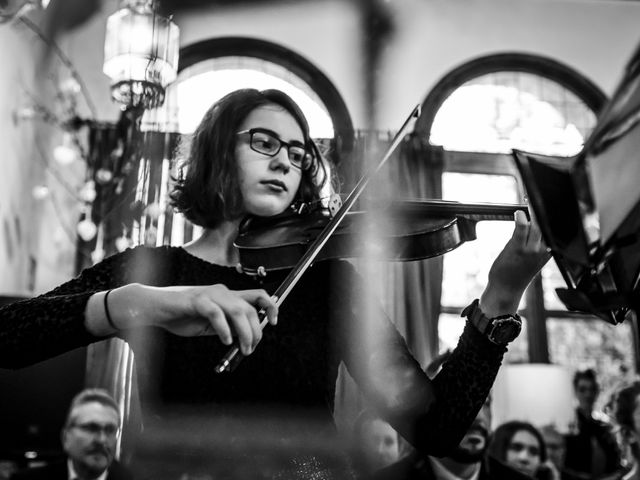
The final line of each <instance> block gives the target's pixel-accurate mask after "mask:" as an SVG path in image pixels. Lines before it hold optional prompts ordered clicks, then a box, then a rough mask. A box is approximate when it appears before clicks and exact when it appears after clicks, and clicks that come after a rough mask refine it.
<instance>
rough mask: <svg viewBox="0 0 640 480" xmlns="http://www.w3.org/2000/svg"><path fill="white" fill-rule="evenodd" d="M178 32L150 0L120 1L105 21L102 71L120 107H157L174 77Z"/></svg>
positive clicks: (174, 25) (176, 67)
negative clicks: (117, 8)
mask: <svg viewBox="0 0 640 480" xmlns="http://www.w3.org/2000/svg"><path fill="white" fill-rule="evenodd" d="M179 36H180V30H179V29H178V26H177V25H176V24H175V23H173V22H172V21H171V18H169V17H165V16H162V15H160V14H159V13H158V11H157V5H156V4H155V2H154V1H153V0H122V1H121V8H120V9H119V10H118V11H117V12H115V13H114V14H112V15H111V16H110V17H109V19H108V20H107V34H106V38H105V43H104V66H103V72H104V73H105V74H106V75H108V76H109V77H110V78H111V96H112V98H113V99H114V100H115V101H116V102H118V103H120V104H121V105H122V106H123V108H125V109H126V108H138V107H140V108H156V107H158V106H160V105H162V103H163V101H164V93H165V88H166V87H167V85H169V84H170V83H171V82H173V81H174V80H175V78H176V72H177V69H178V50H179Z"/></svg>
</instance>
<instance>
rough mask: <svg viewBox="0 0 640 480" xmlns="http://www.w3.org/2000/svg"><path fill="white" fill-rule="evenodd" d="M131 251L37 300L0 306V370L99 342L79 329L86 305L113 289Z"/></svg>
mask: <svg viewBox="0 0 640 480" xmlns="http://www.w3.org/2000/svg"><path fill="white" fill-rule="evenodd" d="M133 251H134V250H128V251H127V252H124V253H121V254H116V255H114V256H111V257H109V258H107V259H105V260H103V261H102V262H100V263H98V264H96V265H94V266H93V267H90V268H87V269H86V270H84V271H83V272H82V273H81V274H80V275H79V276H78V277H76V278H74V279H72V280H70V281H68V282H66V283H64V284H62V285H60V286H58V287H56V288H55V289H53V290H51V291H50V292H47V293H45V294H43V295H40V296H38V297H34V298H31V299H27V300H22V301H19V302H15V303H12V304H9V305H5V306H3V307H1V308H0V367H2V368H13V369H15V368H22V367H25V366H28V365H32V364H34V363H37V362H40V361H42V360H46V359H48V358H51V357H54V356H56V355H60V354H62V353H64V352H67V351H70V350H73V349H75V348H78V347H82V346H85V345H88V344H90V343H93V342H96V341H98V340H103V339H104V338H101V337H94V336H93V335H91V334H90V333H89V332H88V331H87V330H86V328H85V327H84V311H85V307H86V305H87V301H88V300H89V297H90V296H91V295H93V294H94V293H96V292H100V291H102V290H107V289H109V288H114V287H117V286H119V280H120V279H119V277H120V276H121V275H120V273H119V272H120V271H121V269H122V267H123V265H126V262H127V260H128V258H129V256H130V255H131V252H133Z"/></svg>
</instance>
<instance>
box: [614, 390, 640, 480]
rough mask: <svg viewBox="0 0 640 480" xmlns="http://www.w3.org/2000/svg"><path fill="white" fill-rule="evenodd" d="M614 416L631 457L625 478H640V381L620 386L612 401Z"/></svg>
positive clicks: (621, 438)
mask: <svg viewBox="0 0 640 480" xmlns="http://www.w3.org/2000/svg"><path fill="white" fill-rule="evenodd" d="M611 410H612V413H613V417H614V419H615V421H616V423H617V425H618V427H619V429H620V437H619V438H620V440H621V441H622V443H623V446H624V447H625V449H626V451H628V452H629V454H630V457H631V458H629V462H630V467H631V469H630V471H629V472H628V473H627V474H626V475H624V476H622V477H621V478H622V479H623V480H640V469H639V468H638V462H639V461H640V381H637V380H636V381H634V382H633V383H631V384H630V385H627V386H625V387H622V388H620V389H619V390H617V391H616V392H615V393H614V394H613V400H612V402H611Z"/></svg>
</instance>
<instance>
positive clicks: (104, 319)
mask: <svg viewBox="0 0 640 480" xmlns="http://www.w3.org/2000/svg"><path fill="white" fill-rule="evenodd" d="M186 146H187V148H186V149H185V154H184V156H183V157H184V158H183V159H184V161H185V169H184V170H183V172H184V175H182V176H178V178H177V183H176V185H175V188H174V190H173V192H172V194H171V198H172V202H173V206H174V207H175V208H176V209H177V210H178V211H180V212H182V213H183V214H184V215H185V216H186V217H187V219H188V220H189V221H191V222H193V223H194V224H196V225H199V226H201V227H203V233H202V235H201V236H200V237H198V238H196V239H195V240H194V241H193V242H190V243H189V244H187V245H185V246H181V247H176V246H168V245H167V246H161V247H146V246H138V247H135V248H132V249H128V250H126V251H124V252H121V253H117V254H115V255H112V256H110V257H108V258H105V259H104V260H103V261H101V262H99V263H97V264H96V265H94V266H92V267H90V268H87V269H85V270H84V271H83V272H82V273H81V275H79V276H78V277H77V278H75V279H73V280H70V281H69V282H67V283H65V284H63V285H61V286H59V287H57V288H56V289H54V290H52V291H50V292H48V293H46V294H43V295H40V296H38V297H36V298H33V299H29V300H24V301H22V302H16V303H13V304H11V305H6V306H3V307H1V308H0V367H3V368H7V367H9V368H18V367H22V366H25V365H29V364H31V363H34V362H38V361H41V360H44V359H47V358H50V357H52V356H54V355H58V354H60V353H63V352H65V351H68V350H71V349H73V348H77V347H81V346H84V345H87V344H90V343H93V342H97V341H100V340H104V339H108V338H112V337H115V336H117V337H120V338H122V339H124V340H126V341H127V342H128V343H129V344H130V346H131V347H132V349H133V351H134V353H135V365H136V373H137V379H138V385H139V387H140V398H141V403H142V410H143V417H144V420H145V435H149V433H148V432H151V431H162V429H163V428H166V425H167V424H168V423H170V421H171V420H172V419H175V417H176V416H181V414H182V413H184V412H187V413H188V415H189V416H190V417H192V418H198V425H206V424H207V422H212V423H213V424H214V426H212V428H206V429H205V431H204V432H203V435H204V434H206V435H214V434H216V433H217V434H218V435H219V438H217V439H215V441H216V442H217V443H216V445H219V447H217V449H216V459H217V461H219V462H223V461H225V456H224V455H225V454H224V452H223V448H224V447H225V446H227V445H228V446H229V447H230V448H234V447H235V446H236V445H238V444H239V443H240V440H239V439H238V438H243V437H241V435H244V432H246V431H247V430H248V426H249V425H255V426H256V430H257V432H256V434H258V433H259V434H260V435H261V436H262V437H267V436H269V435H270V436H271V437H272V438H270V441H268V442H266V444H267V445H268V446H269V447H270V448H271V449H272V450H275V449H277V448H282V449H285V448H286V450H283V451H282V452H279V455H275V454H270V455H269V459H277V460H278V462H279V463H278V466H275V467H273V468H272V469H271V467H269V468H270V470H269V473H268V474H265V473H264V470H261V462H260V461H259V457H258V456H256V455H252V453H251V452H250V451H247V449H246V448H244V449H235V450H233V451H232V452H230V453H229V458H228V459H227V460H226V462H227V463H230V464H240V463H241V464H242V465H245V466H251V467H255V469H256V470H257V472H256V476H254V477H253V478H258V475H260V476H265V475H268V477H277V476H278V475H279V476H281V477H289V478H296V477H312V476H313V475H317V476H320V475H322V476H324V478H347V477H348V472H347V470H346V469H348V468H350V464H349V461H348V458H347V454H346V452H344V451H343V450H342V449H336V450H337V451H336V452H333V451H330V449H329V448H324V449H314V450H309V449H310V448H311V447H310V446H307V445H311V446H313V445H314V444H309V442H306V441H303V440H301V438H305V437H304V435H308V436H309V437H311V438H313V440H314V441H317V440H318V439H319V438H320V437H322V438H324V437H326V438H327V441H326V443H325V444H326V445H328V446H333V445H336V444H337V442H336V441H335V440H334V438H335V437H336V436H337V431H336V429H335V424H334V419H333V411H332V408H333V400H334V394H335V381H336V377H337V372H338V366H339V364H340V362H344V364H345V365H346V367H347V369H348V371H349V373H350V374H351V376H352V377H353V378H354V379H355V380H356V382H357V383H358V385H359V387H360V388H361V390H362V391H363V392H364V394H365V397H366V400H367V402H368V404H370V405H374V406H375V408H376V411H377V412H379V413H380V415H381V416H382V418H384V419H385V420H386V421H388V422H389V423H390V424H391V425H392V426H393V427H394V428H395V429H396V430H397V431H398V432H400V433H401V434H402V436H403V437H404V438H405V439H407V441H409V442H410V443H412V444H413V445H414V446H415V447H416V448H418V449H420V451H421V452H423V453H424V454H434V455H446V454H448V453H449V452H450V451H451V450H452V449H454V448H455V446H456V445H458V443H459V442H460V439H461V438H462V437H463V435H464V433H465V432H466V431H467V429H468V428H469V425H470V424H471V423H472V422H473V419H474V418H475V416H476V414H477V412H478V410H479V409H480V408H481V406H482V404H483V402H484V400H485V397H486V395H487V394H488V392H489V390H490V389H491V386H492V384H493V381H494V379H495V376H496V374H497V371H498V368H499V366H500V364H501V361H502V358H503V355H504V353H505V351H506V349H507V345H508V342H509V341H511V340H512V339H513V338H515V336H516V335H517V333H518V332H519V327H520V324H521V323H520V319H519V318H518V317H517V315H516V311H517V308H518V305H519V303H520V299H521V297H522V294H523V293H524V291H525V289H526V287H527V285H528V284H529V282H530V281H531V279H532V278H533V277H534V276H535V275H536V274H537V272H538V271H539V270H540V268H542V266H543V265H544V264H545V263H546V262H547V261H548V259H549V253H548V252H547V250H546V247H545V245H544V243H543V241H542V237H541V234H540V230H539V229H538V227H537V226H536V225H535V223H531V222H529V221H528V220H527V218H526V216H525V215H524V213H523V212H521V211H518V212H516V214H515V229H514V233H513V236H512V238H511V239H510V240H509V241H508V242H507V244H506V245H505V248H504V249H503V250H502V252H501V253H500V254H499V255H498V257H497V258H496V260H495V261H494V263H493V265H492V267H491V269H490V270H489V275H488V282H487V285H486V288H485V290H484V291H483V293H482V295H481V296H480V298H479V299H475V300H473V301H471V299H469V300H470V302H471V303H470V305H469V306H468V308H466V309H465V310H464V311H463V313H464V316H466V317H467V318H468V321H467V325H466V327H465V329H464V332H463V334H462V336H461V339H460V341H459V343H458V346H457V348H456V349H455V350H454V351H453V353H452V354H451V356H450V358H449V360H448V362H447V364H446V365H445V367H444V368H443V369H442V371H441V372H440V373H439V374H438V376H437V377H436V378H434V379H433V380H431V379H429V378H428V377H427V376H426V375H425V373H424V372H423V371H422V369H421V367H420V365H419V364H418V362H416V360H415V359H414V358H413V356H412V355H411V353H410V352H409V350H408V348H407V346H406V343H405V342H404V339H403V338H402V337H401V335H400V334H399V333H398V331H397V330H396V329H395V327H394V325H393V324H392V323H391V321H390V320H389V319H388V317H387V316H386V315H385V314H384V312H382V311H381V308H379V307H380V305H378V304H377V303H376V302H375V299H373V300H371V299H369V300H367V303H366V305H367V306H368V308H366V309H365V308H364V300H363V299H364V298H365V297H366V296H367V290H366V289H365V282H364V281H363V279H362V278H361V277H360V276H359V274H358V273H357V272H356V271H355V269H354V268H353V266H352V265H351V264H350V263H349V262H346V261H341V260H327V261H318V262H316V263H314V264H313V266H311V268H309V269H308V270H307V271H306V273H305V275H303V276H302V278H301V280H300V282H299V283H298V284H297V285H296V286H295V287H294V288H293V289H292V290H291V294H290V295H288V297H287V299H286V301H285V302H284V303H283V305H282V306H281V308H280V309H279V305H278V303H277V300H276V299H275V298H274V297H273V295H274V294H275V292H276V291H277V290H278V287H280V285H281V284H282V282H283V280H285V278H286V276H287V275H288V273H289V271H288V270H286V269H285V270H275V271H271V272H268V273H267V275H266V276H262V275H249V274H247V273H245V272H244V271H242V269H238V268H237V267H238V264H239V262H240V253H239V250H238V249H237V247H236V246H235V244H234V241H235V240H236V237H237V236H238V234H239V231H240V227H241V225H245V224H246V221H247V220H250V219H253V220H261V219H264V218H266V217H273V216H276V215H280V214H283V213H286V212H294V211H299V210H300V209H299V208H298V207H300V206H301V205H302V204H305V205H307V204H313V205H316V204H317V203H318V202H319V200H320V197H321V192H322V188H323V187H324V186H325V185H326V184H327V173H326V171H327V170H326V168H325V167H324V162H325V161H324V159H323V158H322V157H321V154H320V151H319V149H318V147H317V145H316V144H315V143H314V142H313V141H312V139H311V138H310V135H309V127H308V123H307V120H306V119H305V117H304V115H303V113H302V111H301V110H300V108H299V107H298V105H296V104H295V103H294V102H293V100H292V99H291V98H290V97H288V96H287V95H285V94H284V93H283V92H280V91H277V90H265V91H258V90H254V89H242V90H237V91H234V92H231V93H230V94H228V95H226V96H225V97H223V98H222V99H221V100H220V101H219V102H217V103H216V104H214V105H213V106H212V107H211V108H210V109H209V110H208V112H207V113H206V114H205V115H204V117H203V120H202V121H201V123H200V125H199V126H198V127H197V128H196V130H195V132H194V134H193V135H192V137H191V142H190V143H189V144H187V145H186ZM294 207H295V208H294ZM373 309H375V310H373ZM260 311H262V312H264V317H263V318H261V317H260V316H259V312H260ZM497 317H500V318H497ZM263 320H264V323H263ZM425 321H433V319H425ZM276 323H277V324H278V326H277V328H276V327H275V326H276ZM498 324H499V325H498ZM264 325H270V326H267V328H265V329H264V331H263V326H264ZM490 325H491V326H498V328H496V329H494V328H489V326H490ZM363 332H366V334H363ZM232 345H234V346H235V347H237V348H238V350H239V352H240V354H241V356H240V358H241V359H242V358H244V360H243V362H242V363H240V365H239V366H238V367H237V368H235V369H232V371H224V372H220V371H219V370H220V369H218V368H217V367H218V366H219V362H220V360H221V359H222V358H223V357H224V356H225V355H226V354H227V351H228V350H229V349H230V347H231V346H232ZM293 414H299V416H300V417H301V418H302V419H304V420H306V419H309V421H313V424H312V425H311V426H307V424H306V423H304V424H303V425H302V426H299V427H298V428H289V425H290V424H291V419H292V415H293ZM267 419H269V420H272V422H271V423H268V425H269V427H268V428H261V427H260V425H262V424H261V423H260V422H261V421H263V420H264V421H266V420H267ZM176 421H177V422H178V423H179V422H180V419H178V420H176ZM216 422H223V423H222V426H220V424H219V423H216ZM235 425H238V428H237V429H235V428H232V426H235ZM254 437H255V436H254V435H252V436H251V437H250V438H248V439H247V442H249V441H253V440H254ZM195 440H197V439H195ZM142 441H144V438H143V439H142ZM196 443H197V442H196ZM179 446H181V445H177V447H179ZM177 447H176V448H177ZM305 448H306V449H305ZM237 452H240V453H239V455H240V456H239V457H238V456H236V453H237ZM174 456H175V455H174ZM338 457H339V458H338ZM184 458H186V456H185V457H184ZM164 473H165V472H163V471H160V472H157V478H159V477H161V476H162V475H163V474H164Z"/></svg>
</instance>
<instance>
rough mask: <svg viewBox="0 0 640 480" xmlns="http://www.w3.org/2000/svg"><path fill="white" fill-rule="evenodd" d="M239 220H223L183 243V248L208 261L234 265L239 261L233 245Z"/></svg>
mask: <svg viewBox="0 0 640 480" xmlns="http://www.w3.org/2000/svg"><path fill="white" fill-rule="evenodd" d="M239 225H240V220H230V221H225V222H223V223H221V224H220V225H218V226H217V227H215V228H211V229H205V230H204V233H203V234H202V235H201V236H200V237H198V238H196V239H195V240H192V241H191V242H189V243H187V244H186V245H184V247H183V248H184V249H185V250H186V251H187V252H189V253H190V254H191V255H194V256H196V257H198V258H201V259H202V260H206V261H207V262H209V263H215V264H218V265H224V266H234V265H237V264H238V262H239V261H240V256H239V254H238V249H237V248H236V247H235V246H234V245H233V242H234V240H235V239H236V237H237V236H238V226H239Z"/></svg>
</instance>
